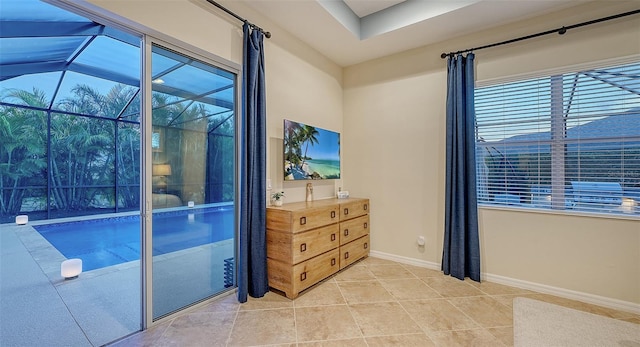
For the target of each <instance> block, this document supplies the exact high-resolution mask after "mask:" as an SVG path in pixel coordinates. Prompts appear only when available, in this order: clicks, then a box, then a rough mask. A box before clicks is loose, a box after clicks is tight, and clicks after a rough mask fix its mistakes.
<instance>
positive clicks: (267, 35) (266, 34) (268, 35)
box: [264, 31, 271, 39]
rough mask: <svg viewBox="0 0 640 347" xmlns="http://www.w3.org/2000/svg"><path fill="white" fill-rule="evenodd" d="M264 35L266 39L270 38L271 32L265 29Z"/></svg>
mask: <svg viewBox="0 0 640 347" xmlns="http://www.w3.org/2000/svg"><path fill="white" fill-rule="evenodd" d="M264 36H266V37H267V38H268V39H270V38H271V33H270V32H268V31H265V32H264Z"/></svg>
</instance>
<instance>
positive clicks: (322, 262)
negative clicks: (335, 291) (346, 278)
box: [293, 248, 340, 293]
mask: <svg viewBox="0 0 640 347" xmlns="http://www.w3.org/2000/svg"><path fill="white" fill-rule="evenodd" d="M339 257H340V251H338V249H337V248H336V249H334V250H331V251H329V252H327V253H324V254H322V255H319V256H317V257H315V258H312V259H309V260H307V261H305V262H303V263H300V264H298V265H294V266H293V288H294V291H295V292H296V293H300V292H301V291H303V290H305V289H307V288H309V287H311V286H312V285H314V284H316V283H318V282H320V281H321V280H323V279H325V278H327V277H329V276H331V275H333V274H334V273H336V272H338V270H340V259H339Z"/></svg>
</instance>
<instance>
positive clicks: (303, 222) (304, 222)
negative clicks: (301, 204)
mask: <svg viewBox="0 0 640 347" xmlns="http://www.w3.org/2000/svg"><path fill="white" fill-rule="evenodd" d="M305 224H307V217H300V225H305Z"/></svg>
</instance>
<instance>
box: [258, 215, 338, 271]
mask: <svg viewBox="0 0 640 347" xmlns="http://www.w3.org/2000/svg"><path fill="white" fill-rule="evenodd" d="M338 229H339V228H338V224H331V225H328V226H326V227H321V228H317V229H313V230H308V231H304V232H301V233H297V234H291V233H287V232H282V231H275V230H267V257H269V258H272V259H277V260H280V261H283V262H287V263H289V264H297V263H299V262H302V261H305V260H307V259H309V258H312V257H315V256H316V255H318V254H322V253H324V252H326V251H329V250H331V249H334V248H336V247H338V245H339V242H340V236H339V234H338V232H339V230H338Z"/></svg>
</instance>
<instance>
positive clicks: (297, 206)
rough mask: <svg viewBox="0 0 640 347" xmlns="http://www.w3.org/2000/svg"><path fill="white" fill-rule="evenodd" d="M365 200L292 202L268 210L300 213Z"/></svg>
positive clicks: (331, 199) (334, 199) (269, 207)
mask: <svg viewBox="0 0 640 347" xmlns="http://www.w3.org/2000/svg"><path fill="white" fill-rule="evenodd" d="M365 200H367V199H363V198H345V199H338V198H330V199H319V200H314V201H310V202H307V201H300V202H290V203H286V204H283V205H282V206H267V209H273V210H284V211H298V210H305V209H309V208H322V207H327V206H331V205H338V204H347V203H351V202H357V201H365Z"/></svg>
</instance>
